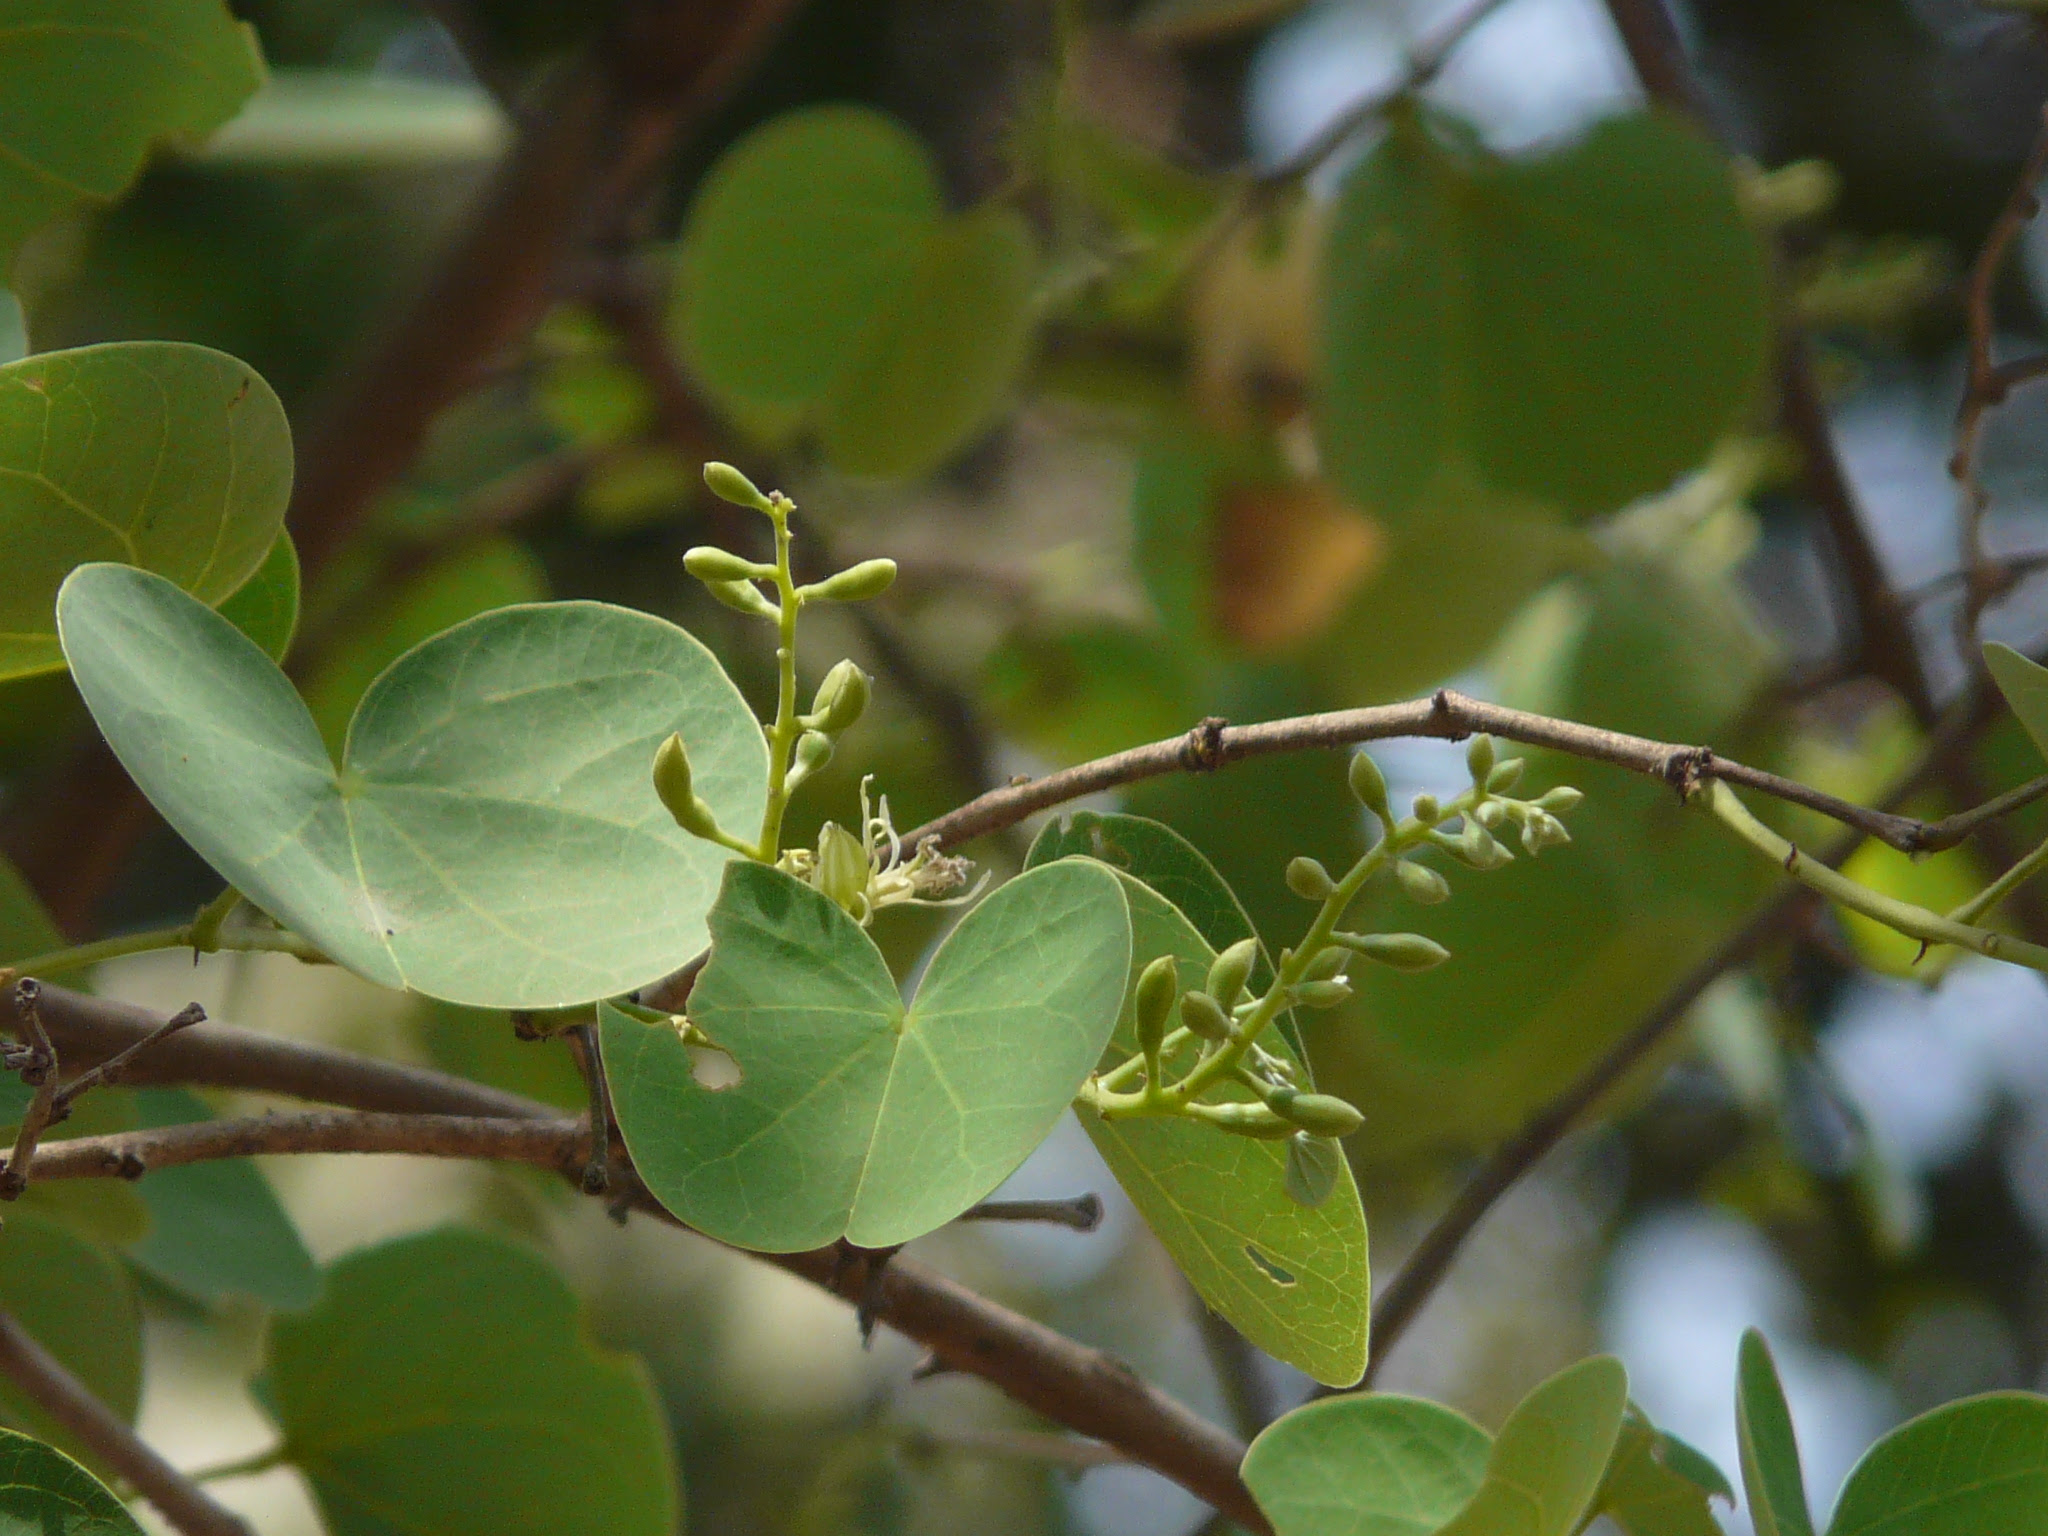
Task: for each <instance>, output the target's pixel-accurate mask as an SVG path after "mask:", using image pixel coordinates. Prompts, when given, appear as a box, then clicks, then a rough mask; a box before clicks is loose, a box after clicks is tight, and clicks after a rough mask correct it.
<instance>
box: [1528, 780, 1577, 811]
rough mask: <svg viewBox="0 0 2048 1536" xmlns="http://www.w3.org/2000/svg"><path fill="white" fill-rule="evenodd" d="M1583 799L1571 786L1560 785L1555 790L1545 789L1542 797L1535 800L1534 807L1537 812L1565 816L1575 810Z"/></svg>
mask: <svg viewBox="0 0 2048 1536" xmlns="http://www.w3.org/2000/svg"><path fill="white" fill-rule="evenodd" d="M1585 798H1586V797H1585V796H1584V795H1583V794H1581V793H1580V792H1579V791H1578V790H1576V789H1573V788H1572V787H1571V785H1569V784H1560V785H1558V786H1557V788H1555V789H1546V790H1545V791H1544V792H1543V795H1542V797H1541V798H1540V799H1539V800H1537V802H1536V806H1537V808H1538V809H1539V810H1545V811H1548V812H1550V814H1551V815H1553V816H1565V815H1569V814H1570V813H1571V812H1573V811H1575V810H1577V809H1578V808H1579V802H1580V801H1581V800H1583V799H1585Z"/></svg>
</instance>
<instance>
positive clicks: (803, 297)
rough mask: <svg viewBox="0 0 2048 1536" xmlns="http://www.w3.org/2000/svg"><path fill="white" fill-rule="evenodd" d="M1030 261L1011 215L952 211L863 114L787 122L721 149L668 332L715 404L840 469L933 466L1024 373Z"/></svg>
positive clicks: (897, 138)
mask: <svg viewBox="0 0 2048 1536" xmlns="http://www.w3.org/2000/svg"><path fill="white" fill-rule="evenodd" d="M1038 265H1039V261H1038V255H1037V250H1036V247H1035V244H1034V242H1033V240H1032V237H1031V234H1030V231H1029V228H1028V226H1027V225H1026V224H1025V223H1024V221H1023V220H1022V219H1021V218H1020V217H1019V215H1018V214H1017V213H1016V212H1015V211H1014V210H1013V209H1010V208H1007V207H1002V206H997V205H988V206H984V207H980V208H974V209H970V210H968V211H967V212H964V213H959V214H951V213H948V212H947V211H946V209H945V207H944V204H943V202H942V200H941V196H940V188H939V182H938V175H937V172H936V170H935V169H934V167H933V165H932V162H931V157H930V155H929V154H928V153H927V151H926V150H925V148H924V146H923V145H922V144H920V143H919V142H918V141H917V139H916V138H914V137H913V136H912V135H911V134H910V133H909V132H908V131H907V130H905V129H904V128H903V127H901V126H900V125H899V124H897V123H896V122H895V121H894V120H893V119H891V118H889V117H886V116H884V115H883V114H881V113H879V112H876V111H874V110H872V109H870V108H866V107H854V106H823V107H811V108H807V109H805V110H803V111H800V112H792V113H788V114H786V115H784V116H782V117H778V118H776V119H774V120H773V121H771V122H769V123H767V124H765V125H763V126H762V127H760V128H758V129H756V130H755V131H754V132H753V133H751V134H749V135H748V136H747V137H745V138H744V139H742V140H740V142H739V143H738V144H736V145H734V146H733V147H732V148H731V149H730V150H728V151H727V152H726V154H725V156H724V157H723V158H722V159H721V160H720V161H719V163H718V164H717V165H716V166H715V167H714V168H713V169H712V172H711V174H710V176H709V177H708V178H707V179H706V180H705V183H704V186H703V188H702V190H701V191H700V192H699V193H698V195H697V199H696V202H695V203H694V204H693V205H692V207H691V209H690V213H689V218H688V221H687V223H686V224H685V226H684V230H683V246H682V261H681V265H680V267H679V269H678V277H677V282H678V286H677V291H676V308H675V322H674V323H675V329H676V334H677V336H678V338H679V340H680V342H681V344H682V350H683V355H684V357H685V358H686V359H687V360H688V362H689V364H690V367H691V369H692V371H693V372H694V373H695V374H696V376H697V378H698V379H699V380H700V381H701V382H702V383H703V385H704V387H705V390H706V392H707V393H708V394H709V395H710V396H711V398H712V399H713V400H714V401H715V402H716V403H717V404H718V405H719V407H720V408H721V409H722V410H724V411H725V412H726V413H727V414H728V415H730V416H731V417H732V418H733V419H734V420H735V421H737V422H739V423H740V424H741V425H743V426H745V427H746V428H747V429H748V430H750V431H752V432H754V433H755V434H756V435H758V436H761V437H764V438H766V439H768V440H769V441H771V442H778V443H779V442H786V441H788V440H789V439H791V438H792V437H795V436H797V435H800V434H805V433H810V434H815V435H816V437H817V438H818V440H819V441H820V442H821V443H822V445H823V447H824V449H825V453H826V456H827V457H828V458H830V459H831V461H832V462H833V464H834V465H836V466H837V467H838V468H840V469H842V470H845V471H847V472H848V473H851V474H856V475H871V476H881V477H888V478H896V477H907V476H913V475H920V474H924V473H926V472H927V471H929V470H932V469H934V468H937V467H938V465H939V464H941V463H942V462H943V461H944V460H945V459H946V458H947V457H948V456H949V455H950V454H952V453H954V452H956V451H957V450H958V449H960V448H961V447H962V446H964V445H965V444H966V442H967V441H968V440H969V439H970V438H971V437H972V436H973V435H974V434H975V433H976V432H978V431H980V430H982V429H983V428H984V427H986V426H987V425H988V424H989V422H990V420H991V419H992V418H993V416H994V414H995V411H996V409H997V407H998V406H999V404H1000V403H1001V401H1002V398H1003V396H1004V395H1005V394H1006V393H1007V392H1008V390H1009V389H1010V387H1011V385H1012V384H1013V382H1014V381H1015V379H1016V377H1017V375H1018V373H1019V372H1020V371H1021V369H1022V368H1023V365H1024V361H1025V356H1026V353H1027V350H1028V347H1029V343H1030V338H1031V327H1032V323H1033V318H1034V316H1033V302H1032V301H1033V292H1034V289H1035V287H1036V285H1037V281H1038Z"/></svg>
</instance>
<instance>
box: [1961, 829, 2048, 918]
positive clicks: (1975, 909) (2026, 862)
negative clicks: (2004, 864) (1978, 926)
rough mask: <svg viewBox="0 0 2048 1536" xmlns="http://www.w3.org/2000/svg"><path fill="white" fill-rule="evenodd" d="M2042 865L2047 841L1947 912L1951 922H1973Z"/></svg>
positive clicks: (2045, 861)
mask: <svg viewBox="0 0 2048 1536" xmlns="http://www.w3.org/2000/svg"><path fill="white" fill-rule="evenodd" d="M2043 865H2048V842H2044V843H2042V844H2041V846H2040V847H2038V848H2036V849H2035V850H2034V851H2033V852H2032V853H2030V854H2028V855H2027V856H2026V857H2025V858H2024V859H2021V860H2020V861H2019V863H2017V864H2015V865H2013V867H2012V868H2011V869H2008V870H2007V871H2006V872H2005V873H2004V874H2002V875H2000V876H1999V877H1998V878H1997V879H1996V880H1994V881H1992V882H1991V883H1990V884H1989V885H1987V886H1985V887H1984V889H1983V890H1981V891H1979V892H1978V893H1977V894H1976V895H1974V896H1972V897H1971V898H1970V899H1969V900H1968V901H1966V902H1964V903H1963V904H1962V905H1961V906H1960V907H1957V908H1956V909H1955V911H1953V912H1951V913H1949V915H1948V918H1949V921H1950V922H1952V923H1974V922H1976V921H1977V919H1978V918H1980V917H1982V916H1984V914H1985V913H1987V912H1989V911H1991V910H1992V909H1993V908H1995V907H1996V906H1997V905H1998V904H1999V903H2000V902H2001V901H2003V900H2005V898H2006V897H2008V896H2010V895H2011V894H2012V893H2013V892H2014V891H2016V890H2018V889H2019V888H2020V887H2021V886H2023V885H2025V884H2026V883H2027V882H2028V881H2029V880H2031V879H2032V878H2033V877H2034V876H2035V875H2037V874H2039V873H2040V871H2041V868H2042V866H2043Z"/></svg>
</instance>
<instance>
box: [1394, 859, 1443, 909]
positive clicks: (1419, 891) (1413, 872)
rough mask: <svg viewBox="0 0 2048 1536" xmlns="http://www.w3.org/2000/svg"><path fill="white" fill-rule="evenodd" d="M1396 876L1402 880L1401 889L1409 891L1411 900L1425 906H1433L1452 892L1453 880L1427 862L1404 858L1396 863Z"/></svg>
mask: <svg viewBox="0 0 2048 1536" xmlns="http://www.w3.org/2000/svg"><path fill="white" fill-rule="evenodd" d="M1394 878H1395V879H1396V880H1398V881H1400V882H1401V889H1402V890H1404V891H1406V892H1407V893H1408V899H1409V900H1410V901H1414V902H1419V903H1420V904H1421V905H1423V906H1425V907H1433V906H1435V905H1436V904H1437V903H1438V902H1440V901H1443V900H1446V899H1447V898H1448V897H1449V896H1450V894H1451V882H1450V881H1448V880H1446V879H1445V878H1444V877H1443V876H1442V875H1440V874H1438V873H1437V872H1436V871H1435V870H1433V869H1431V868H1430V867H1429V866H1428V865H1427V864H1416V863H1413V862H1411V861H1410V860H1408V859H1402V860H1401V861H1400V862H1399V863H1397V864H1395V865H1394Z"/></svg>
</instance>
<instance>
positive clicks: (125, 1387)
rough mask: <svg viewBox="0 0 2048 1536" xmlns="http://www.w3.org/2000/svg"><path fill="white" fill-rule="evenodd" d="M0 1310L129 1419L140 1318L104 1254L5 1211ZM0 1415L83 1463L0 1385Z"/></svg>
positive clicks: (32, 1218) (77, 1450) (121, 1275)
mask: <svg viewBox="0 0 2048 1536" xmlns="http://www.w3.org/2000/svg"><path fill="white" fill-rule="evenodd" d="M0 1306H4V1307H5V1308H6V1309H7V1310H8V1311H9V1312H12V1313H13V1314H14V1317H15V1320H16V1321H17V1322H19V1323H20V1324H21V1326H22V1327H23V1328H24V1329H25V1330H27V1332H28V1334H29V1336H30V1337H31V1338H33V1339H35V1340H36V1342H37V1343H39V1344H41V1345H42V1346H43V1348H45V1349H47V1350H48V1351H49V1352H50V1353H51V1354H53V1355H55V1356H56V1357H57V1359H58V1360H59V1361H61V1362H62V1363H63V1364H64V1366H65V1367H66V1368H67V1369H68V1370H69V1371H70V1372H71V1374H72V1375H74V1376H76V1377H77V1378H78V1379H79V1380H80V1381H81V1382H83V1383H84V1384H85V1385H86V1387H88V1388H89V1389H90V1390H91V1391H92V1394H93V1395H94V1396H95V1397H97V1398H98V1399H99V1400H100V1401H101V1402H103V1403H105V1404H106V1405H107V1406H108V1407H109V1408H111V1409H112V1410H113V1411H114V1412H115V1414H117V1415H118V1416H119V1417H121V1418H123V1419H127V1420H130V1421H133V1419H134V1418H135V1410H136V1408H137V1407H138V1406H139V1405H140V1403H141V1401H142V1319H141V1316H140V1314H139V1313H138V1312H137V1310H136V1305H135V1287H134V1285H133V1283H132V1282H131V1281H130V1280H129V1278H128V1272H127V1271H126V1270H124V1269H123V1268H122V1267H121V1265H120V1264H119V1263H118V1262H117V1261H116V1260H115V1258H114V1256H113V1255H112V1254H110V1253H108V1252H107V1251H106V1250H105V1249H104V1248H101V1247H100V1246H98V1245H97V1244H96V1243H91V1242H87V1241H86V1240H85V1239H84V1238H82V1237H79V1236H78V1235H77V1234H75V1233H74V1232H72V1231H71V1230H70V1229H69V1228H68V1227H66V1226H64V1225H62V1224H60V1223H59V1222H57V1221H55V1220H54V1219H52V1218H51V1217H49V1216H46V1215H44V1214H42V1213H41V1212H40V1211H31V1210H26V1209H22V1208H19V1207H17V1208H16V1209H14V1210H10V1211H9V1212H8V1213H7V1227H6V1230H5V1231H0ZM0 1417H4V1418H5V1420H6V1422H8V1423H9V1424H14V1425H17V1426H19V1427H21V1428H23V1429H26V1430H28V1431H30V1432H31V1433H32V1434H36V1435H40V1436H42V1437H44V1438H45V1439H49V1440H54V1441H55V1442H56V1443H57V1444H58V1445H60V1446H62V1447H64V1449H65V1450H66V1451H68V1452H70V1453H71V1454H73V1455H81V1454H82V1455H86V1456H87V1458H88V1459H90V1453H89V1452H87V1451H86V1449H85V1447H83V1446H81V1445H79V1444H78V1443H77V1442H76V1441H75V1440H73V1439H72V1437H71V1436H70V1435H68V1434H66V1433H65V1432H64V1431H62V1430H60V1429H59V1428H58V1427H57V1426H56V1424H54V1423H53V1422H52V1421H51V1420H50V1418H49V1417H48V1416H47V1415H46V1414H45V1413H44V1412H43V1411H42V1410H41V1409H40V1408H37V1407H35V1406H34V1405H33V1404H31V1403H29V1402H28V1401H27V1400H26V1399H25V1398H23V1397H22V1395H21V1394H20V1393H19V1392H18V1391H16V1390H15V1388H14V1387H13V1386H12V1385H0Z"/></svg>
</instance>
